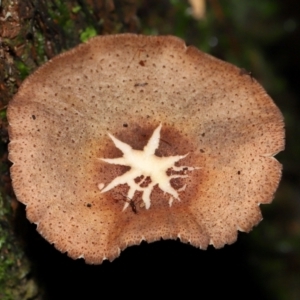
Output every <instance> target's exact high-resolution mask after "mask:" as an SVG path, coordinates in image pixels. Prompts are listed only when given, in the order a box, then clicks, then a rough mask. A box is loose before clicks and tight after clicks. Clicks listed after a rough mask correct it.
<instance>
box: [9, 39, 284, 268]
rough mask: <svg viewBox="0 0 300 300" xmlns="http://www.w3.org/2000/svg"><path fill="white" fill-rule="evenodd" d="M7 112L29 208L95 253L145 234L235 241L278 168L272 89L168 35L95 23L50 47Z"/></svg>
mask: <svg viewBox="0 0 300 300" xmlns="http://www.w3.org/2000/svg"><path fill="white" fill-rule="evenodd" d="M8 120H9V124H10V127H9V135H10V144H9V159H10V160H11V161H12V163H13V165H12V167H11V177H12V183H13V187H14V191H15V193H16V196H17V198H18V200H19V201H21V202H22V203H24V204H25V205H26V211H27V217H28V219H29V220H30V221H31V222H33V223H35V224H36V225H37V230H38V231H39V232H40V234H41V235H42V236H43V237H44V238H45V239H47V240H48V241H49V242H50V243H52V244H54V246H55V247H56V248H57V249H59V250H60V251H62V252H67V253H68V255H69V256H70V257H72V258H74V259H77V258H84V259H85V261H86V262H87V263H90V264H100V263H102V261H103V260H104V259H109V260H113V259H114V258H116V257H117V256H119V254H120V252H121V250H124V249H125V248H126V247H127V246H130V245H135V244H139V243H140V242H141V241H143V240H145V241H147V242H153V241H156V240H159V239H161V238H162V239H177V238H179V239H180V240H181V241H182V242H185V243H190V244H192V245H194V246H196V247H199V248H201V249H206V248H207V247H208V245H213V246H214V247H215V248H221V247H223V246H224V245H225V244H231V243H233V242H234V241H235V240H236V239H237V232H238V231H246V232H248V231H250V230H251V229H252V227H253V226H254V225H256V224H257V223H258V222H259V221H260V220H261V219H262V216H261V212H260V209H259V205H260V204H265V203H270V202H271V201H272V199H273V195H274V192H275V190H276V188H277V186H278V183H279V180H280V177H281V165H280V164H279V163H278V161H277V160H276V159H275V158H274V155H275V154H276V153H278V152H279V151H281V150H283V148H284V129H283V127H284V124H283V118H282V115H281V113H280V111H279V109H278V108H277V107H276V105H275V104H274V102H273V101H272V100H271V98H270V97H269V96H268V95H267V94H266V92H265V91H264V90H263V88H262V87H261V86H260V85H259V84H258V83H257V81H256V80H255V79H254V78H252V77H251V76H249V75H248V74H247V73H246V72H242V71H241V69H239V68H238V67H235V66H233V65H231V64H229V63H226V62H223V61H221V60H218V59H216V58H214V57H212V56H210V55H207V54H204V53H202V52H201V51H199V50H197V49H196V48H194V47H191V46H189V47H187V46H186V45H185V44H184V42H183V41H182V40H181V39H179V38H176V37H172V36H158V37H154V36H142V35H134V34H121V35H110V36H99V37H96V38H93V39H91V40H90V41H89V42H87V43H85V44H82V45H79V46H77V47H76V48H74V49H72V50H70V51H68V52H66V53H63V54H61V55H59V56H57V57H55V58H53V59H52V60H50V61H49V62H47V63H46V64H45V65H43V66H42V67H40V68H39V69H38V70H37V71H36V72H35V73H34V74H32V75H31V76H29V77H28V78H27V79H26V80H25V81H24V82H23V84H22V86H21V87H20V89H19V91H18V93H17V94H16V95H15V97H14V98H13V100H12V101H11V102H10V104H9V107H8Z"/></svg>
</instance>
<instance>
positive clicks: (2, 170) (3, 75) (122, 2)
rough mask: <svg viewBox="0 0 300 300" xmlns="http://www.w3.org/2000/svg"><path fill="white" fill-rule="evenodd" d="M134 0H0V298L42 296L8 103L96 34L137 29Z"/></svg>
mask: <svg viewBox="0 0 300 300" xmlns="http://www.w3.org/2000/svg"><path fill="white" fill-rule="evenodd" d="M136 2H137V1H136V0H68V1H62V0H14V1H12V0H2V1H1V2H0V3H1V4H0V95H1V97H0V110H1V111H0V117H1V118H0V158H1V161H0V164H1V165H0V177H1V178H0V299H3V300H9V299H13V300H16V299H22V300H24V299H43V290H42V288H41V284H40V283H37V282H36V281H35V279H34V276H31V263H30V260H29V259H28V257H27V255H26V254H25V249H26V239H24V238H22V235H20V234H16V232H19V231H20V230H19V229H18V226H20V220H18V218H19V217H17V216H19V215H20V214H18V213H17V212H18V210H19V208H18V207H19V206H20V205H19V204H18V202H17V201H16V199H15V196H14V193H13V189H12V187H11V181H10V178H9V166H10V163H9V161H8V159H7V145H8V140H9V139H8V134H7V126H8V124H7V120H6V107H7V104H8V102H9V100H10V99H11V98H12V97H13V95H14V94H15V93H16V91H17V90H18V87H19V86H20V84H21V83H22V80H23V79H24V78H25V77H26V76H27V75H29V74H30V73H32V72H33V71H34V70H35V69H36V68H37V67H38V66H40V65H41V64H43V63H44V62H45V61H47V60H49V59H51V58H52V57H53V56H55V55H57V54H58V53H61V52H63V51H65V50H68V49H70V48H72V47H73V46H75V45H77V44H79V43H80V42H84V41H86V40H87V39H88V38H90V37H92V36H94V35H97V34H114V33H121V32H137V31H138V21H137V18H136V8H137V3H136Z"/></svg>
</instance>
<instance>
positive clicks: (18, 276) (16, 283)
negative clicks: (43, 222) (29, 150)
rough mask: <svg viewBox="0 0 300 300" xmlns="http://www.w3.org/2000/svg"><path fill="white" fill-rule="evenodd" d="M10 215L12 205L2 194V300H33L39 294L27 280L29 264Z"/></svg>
mask: <svg viewBox="0 0 300 300" xmlns="http://www.w3.org/2000/svg"><path fill="white" fill-rule="evenodd" d="M9 215H11V208H10V205H9V204H8V203H7V204H6V203H5V201H4V200H3V198H2V196H1V194H0V299H1V300H18V299H22V300H26V299H31V298H32V297H34V296H35V295H36V294H37V287H36V285H35V283H34V282H33V281H32V280H27V279H26V275H27V274H28V272H29V264H28V262H27V259H26V258H25V257H24V254H23V252H22V249H21V248H20V247H18V242H17V241H16V240H15V237H14V234H13V232H12V229H11V223H10V221H9V219H8V216H9Z"/></svg>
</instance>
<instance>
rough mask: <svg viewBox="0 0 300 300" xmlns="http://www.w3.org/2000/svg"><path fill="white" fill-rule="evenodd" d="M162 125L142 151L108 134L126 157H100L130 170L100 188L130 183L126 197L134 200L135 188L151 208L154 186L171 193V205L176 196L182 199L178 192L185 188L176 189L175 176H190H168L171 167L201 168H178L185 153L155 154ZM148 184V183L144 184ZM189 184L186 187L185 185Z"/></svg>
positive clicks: (105, 189) (176, 169) (177, 176)
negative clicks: (172, 181)
mask: <svg viewBox="0 0 300 300" xmlns="http://www.w3.org/2000/svg"><path fill="white" fill-rule="evenodd" d="M161 127H162V125H161V124H160V125H159V126H158V127H157V128H156V129H155V130H154V132H153V134H152V136H151V137H150V139H149V141H148V143H147V145H146V146H145V147H144V149H143V150H134V149H132V147H131V146H130V145H128V144H126V143H124V142H122V141H120V140H118V139H117V138H116V137H114V136H113V135H111V134H108V135H109V137H110V138H111V139H112V141H113V142H114V144H115V146H116V147H117V148H118V149H120V150H121V151H122V152H123V157H118V158H101V160H102V161H105V162H107V163H109V164H114V165H123V166H128V167H130V168H131V169H130V170H128V171H127V172H126V173H124V174H123V175H121V176H118V177H116V178H115V179H113V180H112V181H111V182H110V183H109V184H108V185H107V186H106V187H104V188H103V189H101V193H105V192H107V191H109V190H111V189H113V188H114V187H116V186H118V185H120V184H128V186H129V190H128V193H127V197H128V198H129V199H132V198H133V196H134V193H135V192H136V191H141V192H143V196H142V200H143V202H144V203H145V207H146V209H149V207H150V205H151V193H152V190H153V188H154V186H155V185H158V187H159V188H160V189H161V190H162V191H163V192H165V193H168V194H169V195H170V198H169V204H170V206H171V205H172V202H173V199H174V198H175V199H177V200H178V201H180V198H179V195H178V192H179V191H182V190H184V189H182V188H180V189H179V190H175V189H174V188H173V187H172V186H171V183H170V181H171V179H172V178H185V177H188V175H180V174H176V175H171V176H168V175H167V170H168V169H170V168H171V170H173V171H176V172H180V171H193V170H195V169H198V168H197V167H187V166H181V167H176V166H175V163H176V162H178V161H179V160H181V159H183V158H185V157H186V156H187V155H188V153H187V154H185V155H176V156H167V157H159V156H156V155H155V150H156V149H157V148H158V146H159V141H160V130H161ZM136 178H141V180H140V181H138V182H136V181H135V179H136ZM147 178H148V180H149V179H150V183H149V184H143V183H145V180H146V179H147ZM145 185H146V186H145ZM185 187H186V186H184V188H185ZM128 205H129V203H128V202H126V203H125V205H124V208H123V210H125V209H126V208H127V207H128Z"/></svg>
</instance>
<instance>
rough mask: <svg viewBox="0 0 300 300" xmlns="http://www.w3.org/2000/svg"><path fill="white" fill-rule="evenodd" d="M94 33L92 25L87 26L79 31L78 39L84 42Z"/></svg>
mask: <svg viewBox="0 0 300 300" xmlns="http://www.w3.org/2000/svg"><path fill="white" fill-rule="evenodd" d="M96 35H97V31H96V29H95V28H94V27H91V26H89V27H87V28H86V29H84V30H83V31H82V32H81V33H80V40H81V41H82V42H83V43H84V42H86V41H87V40H88V39H90V38H91V37H93V36H96Z"/></svg>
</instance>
